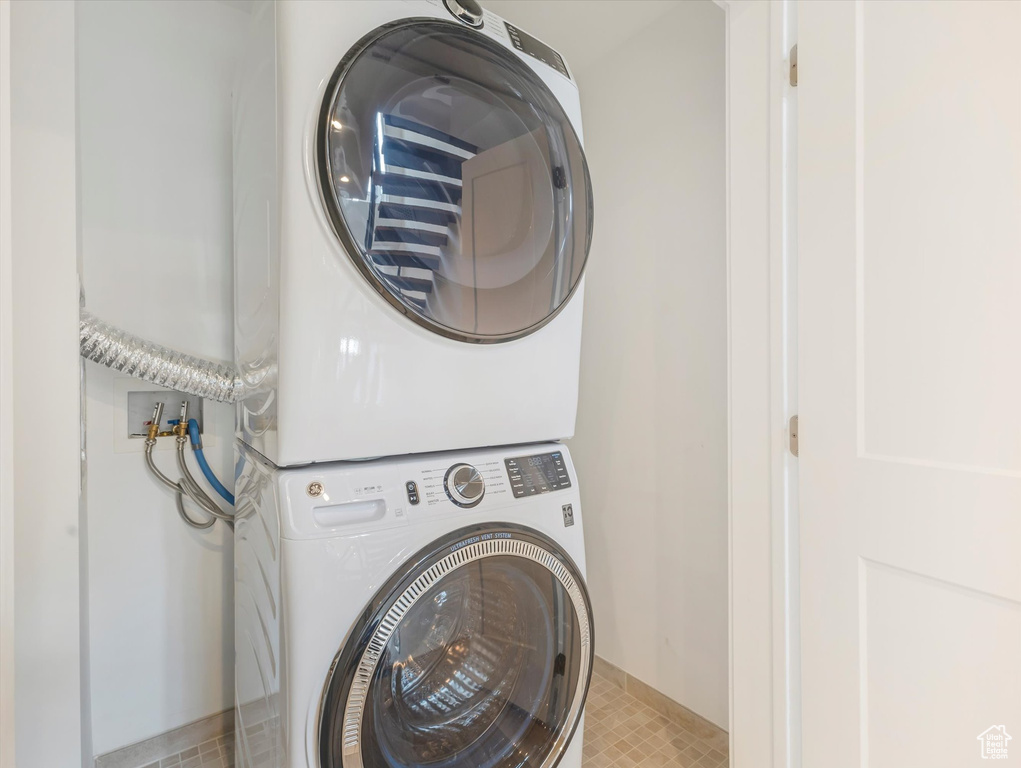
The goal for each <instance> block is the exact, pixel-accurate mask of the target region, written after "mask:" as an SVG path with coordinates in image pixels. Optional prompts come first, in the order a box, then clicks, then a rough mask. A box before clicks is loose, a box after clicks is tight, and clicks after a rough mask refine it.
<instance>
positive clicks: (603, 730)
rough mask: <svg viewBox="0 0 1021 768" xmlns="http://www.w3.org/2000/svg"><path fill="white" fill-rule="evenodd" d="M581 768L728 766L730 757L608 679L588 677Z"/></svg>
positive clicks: (698, 767) (713, 767)
mask: <svg viewBox="0 0 1021 768" xmlns="http://www.w3.org/2000/svg"><path fill="white" fill-rule="evenodd" d="M583 755H584V763H583V766H584V768H696V767H697V768H726V767H727V766H729V765H730V759H729V757H728V756H727V755H726V754H724V753H722V752H720V751H718V750H716V749H714V748H713V747H711V746H710V745H708V744H706V743H705V742H704V741H702V740H701V739H699V738H698V737H697V736H695V735H694V734H693V733H691V732H690V731H688V730H686V729H685V728H684V727H682V726H681V725H679V724H678V723H675V722H673V721H671V720H668V719H667V718H665V717H663V716H662V715H661V714H659V713H658V712H656V711H655V710H654V709H652V708H651V707H648V706H646V705H645V704H643V703H642V702H640V701H639V700H638V699H636V698H635V697H634V696H631V695H629V694H627V693H625V692H624V691H623V690H622V689H621V688H619V687H618V686H616V685H614V684H613V683H612V682H610V681H609V679H607V678H605V677H602V676H601V675H598V674H594V675H593V676H592V685H591V686H590V688H589V699H588V704H587V706H586V707H585V745H584V748H583Z"/></svg>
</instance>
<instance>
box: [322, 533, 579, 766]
mask: <svg viewBox="0 0 1021 768" xmlns="http://www.w3.org/2000/svg"><path fill="white" fill-rule="evenodd" d="M492 534H493V536H494V538H488V539H484V538H483V536H484V535H485V534H481V535H480V534H475V533H474V532H473V535H471V536H469V537H468V539H466V540H462V543H463V542H464V541H467V542H469V543H467V544H465V545H464V546H458V545H457V544H454V545H451V544H450V542H444V543H443V545H442V548H441V550H440V552H441V554H442V557H440V558H439V559H437V558H435V557H434V558H431V559H428V560H427V562H426V563H424V564H423V567H421V568H418V569H416V573H414V574H412V575H411V576H410V577H409V578H408V579H405V580H404V582H403V583H402V584H401V585H400V586H399V587H398V588H397V589H395V590H393V591H392V592H391V594H390V595H389V599H387V600H384V601H383V602H382V603H381V604H380V606H379V607H378V608H377V610H376V611H375V612H374V614H373V615H374V618H373V619H372V621H371V622H370V623H369V624H368V627H367V630H366V631H365V632H364V633H363V634H362V636H361V637H360V640H361V642H360V643H359V644H358V645H357V646H356V647H355V650H354V651H352V650H351V649H349V650H348V652H347V653H346V654H342V656H341V660H340V663H338V665H337V666H336V667H335V669H334V673H333V674H334V676H333V678H332V679H331V681H330V683H329V684H328V686H327V689H326V696H325V698H324V708H323V722H322V730H321V734H320V736H321V756H322V764H323V766H324V768H325V767H327V766H328V767H329V768H426V767H428V768H455V767H459V766H466V765H470V766H475V767H476V768H522V767H523V766H526V765H527V766H534V767H535V768H539V767H540V766H542V767H543V768H549V766H553V765H556V763H557V762H558V761H559V759H560V757H561V755H562V754H563V752H564V750H565V749H566V747H567V744H568V743H569V741H570V738H571V735H572V734H573V731H574V727H575V725H576V724H577V721H578V717H579V716H580V713H581V707H582V704H583V702H584V694H585V690H586V687H587V685H588V680H589V674H590V670H591V659H592V643H591V627H590V619H589V609H588V605H587V599H586V596H585V594H584V587H583V585H582V582H581V580H580V577H579V576H578V575H577V574H576V572H575V571H574V566H573V564H571V563H570V561H569V560H567V559H562V556H559V555H557V554H554V553H555V551H556V550H555V546H554V545H553V544H552V542H550V541H549V540H548V539H545V538H544V537H541V536H539V535H538V534H535V533H534V532H527V531H524V530H523V529H521V530H515V529H514V528H513V527H506V528H501V529H499V530H494V531H492ZM459 535H464V533H463V532H462V533H461V534H459ZM496 535H501V536H507V535H509V536H511V537H512V538H506V539H496V538H495V536H496ZM452 546H455V547H457V548H456V549H453V550H452V549H451V547H452Z"/></svg>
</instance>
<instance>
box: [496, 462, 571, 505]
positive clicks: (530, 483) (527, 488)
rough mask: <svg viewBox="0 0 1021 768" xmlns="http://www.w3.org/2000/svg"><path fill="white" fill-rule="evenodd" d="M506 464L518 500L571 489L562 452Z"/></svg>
mask: <svg viewBox="0 0 1021 768" xmlns="http://www.w3.org/2000/svg"><path fill="white" fill-rule="evenodd" d="M504 464H505V465H506V466H507V476H508V478H509V479H510V484H511V492H512V493H513V494H514V498H516V499H520V498H522V497H524V496H535V495H537V494H540V493H549V492H550V491H559V490H562V489H564V488H570V487H571V478H570V476H569V475H568V474H567V464H566V463H564V454H563V453H561V452H560V451H553V452H552V453H537V454H533V455H532V456H518V457H516V458H512V459H504Z"/></svg>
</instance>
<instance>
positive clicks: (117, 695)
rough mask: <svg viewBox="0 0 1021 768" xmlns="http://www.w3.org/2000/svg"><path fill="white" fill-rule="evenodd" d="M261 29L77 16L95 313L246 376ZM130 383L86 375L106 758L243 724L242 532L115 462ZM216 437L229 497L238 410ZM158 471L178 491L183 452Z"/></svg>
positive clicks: (218, 14)
mask: <svg viewBox="0 0 1021 768" xmlns="http://www.w3.org/2000/svg"><path fill="white" fill-rule="evenodd" d="M248 18H249V17H248V15H247V14H246V13H245V12H244V11H243V10H241V9H240V8H239V7H238V6H237V5H231V4H226V3H218V2H198V1H196V2H145V3H141V2H131V3H125V2H119V1H118V0H113V1H112V2H109V1H102V0H93V1H92V2H88V3H81V4H79V6H78V89H79V97H78V101H79V116H78V121H79V142H80V143H79V162H80V185H79V190H80V214H81V247H82V251H83V261H84V287H85V297H86V303H87V305H88V307H89V309H91V310H92V311H93V312H95V313H96V314H98V315H99V316H100V317H102V318H104V319H106V320H107V321H109V322H111V323H113V324H115V325H119V326H121V327H123V328H125V329H128V330H130V331H132V332H133V333H136V334H139V335H141V336H144V337H147V338H150V339H152V340H154V341H157V342H159V343H162V344H166V345H168V346H172V347H175V348H177V349H180V350H182V351H184V352H188V353H191V354H195V355H199V356H203V357H209V358H212V359H217V360H221V361H229V360H232V359H233V341H232V339H233V335H232V266H231V264H232V261H231V228H232V223H231V222H232V214H231V97H230V87H231V82H232V79H233V71H234V70H233V66H234V60H235V57H236V55H237V46H238V44H239V42H240V38H241V35H242V34H243V32H244V30H245V28H246V26H247V22H248ZM118 380H121V381H125V380H127V381H131V380H130V379H127V377H123V376H115V375H114V374H112V373H111V372H110V371H109V370H107V369H105V368H101V367H99V366H96V365H93V364H89V366H88V370H87V376H86V396H87V407H86V419H87V435H86V437H87V461H88V487H87V502H88V518H89V533H88V537H89V551H88V560H89V581H90V584H89V588H90V595H89V599H90V622H91V631H90V639H91V673H92V674H91V680H92V710H93V711H92V716H93V729H94V730H93V736H94V751H95V753H96V754H103V753H105V752H108V751H110V750H113V749H116V748H118V747H121V746H124V745H126V744H129V743H133V742H135V741H139V740H142V739H145V738H148V737H151V736H154V735H156V734H159V733H162V732H164V731H167V730H169V729H171V728H175V727H177V726H180V725H183V724H185V723H188V722H191V721H194V720H196V719H199V718H202V717H205V716H207V715H210V714H213V713H216V712H220V711H222V710H224V709H227V708H229V707H231V706H233V643H232V637H233V594H232V575H231V571H232V567H233V566H232V547H231V544H230V542H231V539H230V535H229V531H228V530H227V529H226V527H225V526H223V525H221V524H218V525H217V526H216V527H215V529H214V530H215V533H212V534H210V533H204V532H195V531H193V530H191V529H189V528H187V527H186V526H185V525H184V523H183V522H181V520H180V519H179V518H178V516H177V512H176V510H175V507H174V503H173V497H172V495H171V494H170V493H169V492H167V491H166V490H165V489H164V488H162V487H161V486H159V485H157V483H156V482H155V481H154V480H153V479H152V478H151V476H150V475H149V474H148V473H147V472H146V470H145V469H144V467H143V459H142V453H141V441H137V443H136V448H137V450H136V451H134V452H131V453H118V452H116V451H115V444H114V432H115V408H116V399H117V398H116V392H117V387H118V386H123V385H122V384H118ZM137 388H138V389H142V388H144V387H143V386H138V387H137ZM173 399H174V397H173V395H171V394H169V393H168V401H172V400H173ZM169 410H171V411H172V412H173V413H174V414H175V415H176V410H177V408H176V407H172V408H169ZM206 419H207V425H206V438H205V444H206V454H207V456H208V458H209V461H210V463H211V464H212V466H213V468H214V470H215V471H216V472H217V474H218V475H219V476H220V478H221V479H223V480H224V482H225V483H227V485H228V486H230V484H231V480H232V476H233V448H232V434H233V426H234V414H233V409H232V408H230V407H229V406H224V405H218V404H215V403H207V404H206ZM211 442H215V444H211ZM189 454H190V450H189ZM189 460H191V457H190V456H189ZM157 461H158V463H159V464H161V465H162V466H163V467H164V468H165V469H166V470H167V471H168V474H171V476H173V477H177V472H176V471H171V469H172V468H173V461H174V453H173V451H169V452H158V453H157ZM193 467H194V464H193ZM196 471H197V470H196Z"/></svg>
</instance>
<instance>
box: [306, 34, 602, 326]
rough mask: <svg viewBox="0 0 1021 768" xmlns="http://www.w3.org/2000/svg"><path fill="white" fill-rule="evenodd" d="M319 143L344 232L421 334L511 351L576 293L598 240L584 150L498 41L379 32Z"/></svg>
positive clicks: (371, 275)
mask: <svg viewBox="0 0 1021 768" xmlns="http://www.w3.org/2000/svg"><path fill="white" fill-rule="evenodd" d="M557 76H558V77H559V75H557ZM317 145H318V148H317V151H318V178H319V188H320V194H321V196H322V200H323V204H324V206H325V208H326V211H327V213H328V215H329V218H330V221H331V223H332V226H333V229H334V232H335V233H336V235H337V237H338V238H339V239H340V241H341V243H342V245H343V246H344V248H345V249H346V250H347V252H348V254H349V255H350V257H351V258H352V259H353V260H354V263H355V264H356V266H357V267H358V268H359V270H361V272H362V273H363V274H364V275H365V276H366V277H367V278H368V279H369V281H370V282H371V283H372V285H373V286H374V287H375V288H376V289H377V290H378V291H379V292H380V293H381V294H382V295H383V296H384V297H386V299H387V300H388V301H389V302H390V303H391V304H393V305H394V306H396V307H397V308H398V309H400V310H401V311H402V312H404V313H405V314H407V315H408V316H409V317H411V318H412V319H414V320H415V321H417V322H418V323H420V324H421V325H424V326H425V327H427V328H429V329H431V330H433V331H435V332H437V333H440V334H442V335H444V336H448V337H451V338H456V339H460V340H463V341H474V342H495V341H506V340H509V339H514V338H518V337H520V336H524V335H526V334H528V333H531V332H533V331H535V330H537V329H538V328H541V327H542V326H543V325H545V324H546V323H547V322H549V320H550V319H551V318H553V317H554V316H555V315H556V314H557V312H559V311H560V309H561V308H562V307H563V306H564V305H565V304H566V302H567V301H568V300H569V299H570V297H571V295H572V293H573V292H574V290H575V289H576V288H577V286H578V283H579V281H580V280H581V274H582V270H583V268H584V266H585V261H586V258H587V257H588V251H589V245H590V242H591V239H592V193H591V188H590V183H589V175H588V166H587V164H586V162H585V155H584V153H583V152H582V148H581V143H580V142H579V140H578V136H577V135H576V134H575V132H574V128H573V127H572V126H571V123H570V120H569V119H568V118H567V115H566V113H565V112H564V110H563V108H562V107H561V105H560V103H559V102H558V101H557V100H556V98H555V97H554V96H553V94H552V92H551V91H550V90H549V88H548V87H547V86H546V85H545V83H543V82H542V80H541V79H540V78H539V77H538V76H537V75H536V74H535V72H533V71H532V70H531V69H530V68H529V67H528V66H526V65H525V64H524V63H522V62H521V61H520V60H519V59H518V57H517V56H516V55H515V54H514V53H512V52H511V51H510V50H508V49H506V48H504V47H503V46H501V45H498V44H497V43H495V42H493V41H492V40H490V39H489V38H487V37H486V36H484V35H482V34H480V33H478V32H475V31H473V30H470V29H466V28H464V27H463V26H461V25H458V24H455V23H452V22H444V21H429V20H406V21H403V22H398V23H395V24H391V25H388V26H385V27H382V28H380V29H377V30H376V31H374V32H372V33H370V34H369V35H367V36H366V37H365V38H363V39H362V41H361V42H359V44H358V45H357V46H356V47H355V48H354V49H353V50H352V51H351V53H349V54H348V56H347V57H346V58H345V59H344V60H343V61H341V63H340V65H339V66H338V67H337V69H336V71H335V72H334V75H333V78H332V80H331V82H330V84H329V86H328V87H327V91H326V98H325V100H324V103H323V107H322V111H321V113H320V118H319V125H318V140H317Z"/></svg>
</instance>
